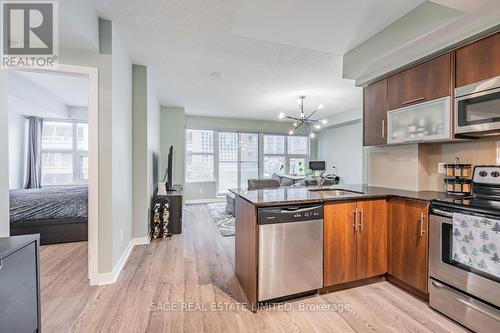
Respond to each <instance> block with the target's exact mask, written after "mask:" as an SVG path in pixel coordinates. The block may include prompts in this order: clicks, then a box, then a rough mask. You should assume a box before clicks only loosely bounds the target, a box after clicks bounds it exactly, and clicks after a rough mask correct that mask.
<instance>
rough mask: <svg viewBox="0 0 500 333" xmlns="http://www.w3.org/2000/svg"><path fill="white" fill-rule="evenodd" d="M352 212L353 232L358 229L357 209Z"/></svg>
mask: <svg viewBox="0 0 500 333" xmlns="http://www.w3.org/2000/svg"><path fill="white" fill-rule="evenodd" d="M352 212H353V214H354V224H353V225H352V226H353V227H354V232H356V231H358V209H357V208H356V209H355V210H353V211H352Z"/></svg>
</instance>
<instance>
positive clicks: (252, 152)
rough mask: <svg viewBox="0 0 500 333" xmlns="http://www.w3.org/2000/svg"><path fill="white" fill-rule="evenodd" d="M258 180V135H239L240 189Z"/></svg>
mask: <svg viewBox="0 0 500 333" xmlns="http://www.w3.org/2000/svg"><path fill="white" fill-rule="evenodd" d="M255 178H259V134H258V133H240V187H243V188H244V187H247V186H248V180H249V179H255Z"/></svg>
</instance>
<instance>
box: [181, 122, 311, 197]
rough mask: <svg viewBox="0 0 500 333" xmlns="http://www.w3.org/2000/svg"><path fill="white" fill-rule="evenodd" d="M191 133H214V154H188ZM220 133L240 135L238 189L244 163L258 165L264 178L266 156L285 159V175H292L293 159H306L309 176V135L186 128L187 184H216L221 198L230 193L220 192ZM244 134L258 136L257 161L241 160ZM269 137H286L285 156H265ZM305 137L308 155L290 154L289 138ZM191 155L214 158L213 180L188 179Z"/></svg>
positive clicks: (305, 169) (259, 171)
mask: <svg viewBox="0 0 500 333" xmlns="http://www.w3.org/2000/svg"><path fill="white" fill-rule="evenodd" d="M189 131H208V132H212V133H213V135H212V140H213V142H212V148H213V149H212V153H192V152H189V153H188V149H187V138H188V132H189ZM220 133H236V134H237V135H238V145H237V149H238V153H237V157H238V160H237V162H236V164H237V184H236V186H237V187H240V186H241V179H242V177H241V164H242V163H244V162H255V163H256V164H257V168H258V170H257V175H258V177H259V178H262V177H263V175H264V157H266V156H279V157H282V156H283V157H284V160H285V172H284V174H289V173H290V160H291V159H294V158H298V159H300V158H302V159H304V161H305V165H304V175H306V174H307V163H308V162H309V160H310V147H311V140H310V137H309V135H307V134H294V135H289V134H286V133H283V132H281V133H280V132H262V131H261V132H259V131H252V130H237V129H209V128H186V137H185V144H186V148H185V160H186V163H185V174H186V176H185V182H186V183H203V182H212V181H213V182H215V187H216V193H217V196H221V195H225V194H227V193H228V191H225V192H221V191H219V184H220V179H219V164H220V156H219V155H220V151H219V144H220V137H219V134H220ZM242 134H253V135H257V140H258V144H257V161H242V159H241V135H242ZM266 135H268V136H282V137H284V139H285V143H284V153H283V154H265V153H264V137H265V136H266ZM297 136H299V137H305V138H307V147H306V152H307V153H306V154H288V137H297ZM189 155H191V156H194V155H210V156H212V158H213V159H212V161H213V166H212V170H213V173H212V179H209V180H189V179H188V177H187V174H188V172H187V159H188V156H189Z"/></svg>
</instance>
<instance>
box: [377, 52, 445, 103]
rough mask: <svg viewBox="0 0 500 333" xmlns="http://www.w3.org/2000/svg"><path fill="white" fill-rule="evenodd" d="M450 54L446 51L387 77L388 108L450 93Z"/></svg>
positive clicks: (428, 99)
mask: <svg viewBox="0 0 500 333" xmlns="http://www.w3.org/2000/svg"><path fill="white" fill-rule="evenodd" d="M451 86H452V80H451V54H450V53H446V54H443V55H441V56H439V57H437V58H434V59H431V60H429V61H426V62H424V63H422V64H420V65H417V66H414V67H411V68H408V69H407V70H404V71H402V72H400V73H398V74H396V75H393V76H391V77H389V78H388V79H387V104H388V109H389V110H394V109H399V108H402V107H405V106H409V105H413V104H417V103H421V102H425V101H430V100H433V99H436V98H441V97H445V96H449V95H450V94H451V88H452V87H451Z"/></svg>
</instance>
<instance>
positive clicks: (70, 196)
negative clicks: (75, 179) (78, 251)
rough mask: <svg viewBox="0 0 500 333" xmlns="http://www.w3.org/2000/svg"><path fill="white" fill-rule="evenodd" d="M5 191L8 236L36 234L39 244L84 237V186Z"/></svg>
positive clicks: (71, 240) (86, 226)
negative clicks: (7, 209) (8, 204)
mask: <svg viewBox="0 0 500 333" xmlns="http://www.w3.org/2000/svg"><path fill="white" fill-rule="evenodd" d="M9 192H10V233H11V235H13V236H14V235H26V234H40V243H41V244H42V245H43V244H56V243H67V242H78V241H86V240H87V237H88V223H87V222H88V187H87V186H59V187H46V188H40V189H28V190H24V189H21V190H10V191H9Z"/></svg>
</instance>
